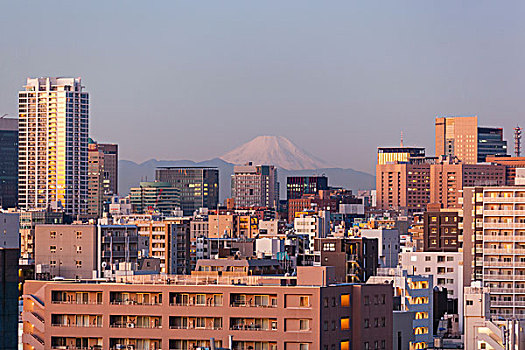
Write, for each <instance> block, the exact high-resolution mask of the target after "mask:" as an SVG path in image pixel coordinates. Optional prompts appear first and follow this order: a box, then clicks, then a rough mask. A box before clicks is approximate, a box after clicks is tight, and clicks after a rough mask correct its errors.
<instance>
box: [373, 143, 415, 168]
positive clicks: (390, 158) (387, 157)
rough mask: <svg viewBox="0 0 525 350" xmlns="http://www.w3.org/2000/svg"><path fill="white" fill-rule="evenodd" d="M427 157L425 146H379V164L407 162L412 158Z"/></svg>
mask: <svg viewBox="0 0 525 350" xmlns="http://www.w3.org/2000/svg"><path fill="white" fill-rule="evenodd" d="M421 157H425V148H423V147H378V148H377V164H389V163H396V162H399V163H406V162H409V161H410V159H412V158H421Z"/></svg>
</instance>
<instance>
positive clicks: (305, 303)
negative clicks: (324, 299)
mask: <svg viewBox="0 0 525 350" xmlns="http://www.w3.org/2000/svg"><path fill="white" fill-rule="evenodd" d="M299 306H302V307H309V306H310V297H308V296H302V297H300V298H299Z"/></svg>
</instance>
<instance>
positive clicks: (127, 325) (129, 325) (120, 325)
mask: <svg viewBox="0 0 525 350" xmlns="http://www.w3.org/2000/svg"><path fill="white" fill-rule="evenodd" d="M109 327H110V328H147V329H160V328H162V326H151V325H146V326H145V325H141V326H139V325H137V324H136V323H111V324H110V325H109Z"/></svg>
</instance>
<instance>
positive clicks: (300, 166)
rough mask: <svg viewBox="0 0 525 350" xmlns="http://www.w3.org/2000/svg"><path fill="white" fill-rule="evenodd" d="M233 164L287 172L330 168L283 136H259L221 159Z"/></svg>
mask: <svg viewBox="0 0 525 350" xmlns="http://www.w3.org/2000/svg"><path fill="white" fill-rule="evenodd" d="M220 158H221V159H223V160H224V161H226V162H229V163H233V164H245V163H247V162H253V163H254V164H256V165H262V164H264V165H275V166H277V167H278V168H283V169H287V170H307V169H320V168H327V167H329V165H328V164H326V163H325V162H324V161H322V160H320V159H319V158H316V157H314V156H312V155H311V154H309V153H308V152H306V151H305V150H303V149H301V148H299V147H298V146H296V145H295V144H293V143H292V142H291V141H290V140H288V139H287V138H286V137H283V136H258V137H256V138H254V139H253V140H251V141H249V142H247V143H245V144H243V145H241V146H239V147H237V148H235V149H234V150H231V151H230V152H228V153H226V154H224V155H223V156H221V157H220Z"/></svg>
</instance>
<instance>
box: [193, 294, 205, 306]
mask: <svg viewBox="0 0 525 350" xmlns="http://www.w3.org/2000/svg"><path fill="white" fill-rule="evenodd" d="M195 305H206V294H197V295H196V298H195Z"/></svg>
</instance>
